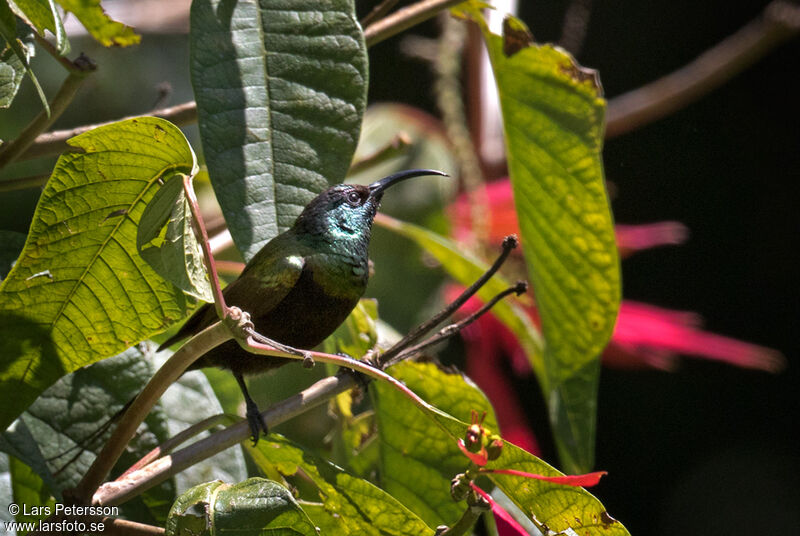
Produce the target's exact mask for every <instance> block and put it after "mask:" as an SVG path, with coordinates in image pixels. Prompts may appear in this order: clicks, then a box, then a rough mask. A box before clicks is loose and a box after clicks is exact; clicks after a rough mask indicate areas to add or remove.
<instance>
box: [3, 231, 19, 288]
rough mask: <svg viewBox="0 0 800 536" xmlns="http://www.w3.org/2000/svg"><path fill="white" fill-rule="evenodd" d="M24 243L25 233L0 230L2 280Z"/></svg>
mask: <svg viewBox="0 0 800 536" xmlns="http://www.w3.org/2000/svg"><path fill="white" fill-rule="evenodd" d="M24 245H25V235H24V234H22V233H17V232H15V231H4V230H0V281H2V280H3V279H5V277H6V276H7V275H8V272H10V271H11V267H12V266H14V263H15V262H16V261H17V257H19V254H20V252H22V248H23V246H24Z"/></svg>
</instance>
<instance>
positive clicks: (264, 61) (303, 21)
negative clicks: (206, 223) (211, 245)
mask: <svg viewBox="0 0 800 536" xmlns="http://www.w3.org/2000/svg"><path fill="white" fill-rule="evenodd" d="M191 29H192V30H191V32H190V40H191V65H190V67H191V73H192V85H193V87H194V92H195V98H196V100H197V112H198V121H199V126H200V135H201V138H202V140H203V149H204V155H205V160H206V164H207V165H208V171H209V175H210V176H211V181H212V183H213V185H214V190H215V192H216V194H217V199H218V200H219V203H220V206H221V207H222V211H223V213H224V215H225V219H226V221H227V223H228V228H229V229H230V231H231V234H232V235H233V239H234V241H235V243H236V245H237V247H238V248H239V250H240V251H241V252H242V255H243V256H244V258H245V260H249V259H251V258H252V257H253V255H255V253H256V252H257V251H258V250H259V249H260V248H261V246H263V245H264V244H265V243H266V242H267V241H269V240H270V239H271V238H272V237H274V236H275V235H277V234H278V233H279V232H281V231H284V230H286V229H287V228H289V227H290V226H291V225H292V224H293V223H294V220H295V218H296V217H297V216H298V215H299V214H300V212H301V211H302V209H303V207H304V206H305V205H306V204H307V203H308V202H309V201H311V199H313V198H314V197H315V196H316V195H317V194H318V193H320V192H322V191H323V190H325V189H326V188H327V187H328V186H329V185H331V184H336V183H339V182H343V179H344V177H345V173H346V172H347V169H348V167H349V165H350V161H351V159H352V156H353V152H354V151H355V147H356V143H357V142H358V134H359V130H360V127H361V118H362V116H363V113H364V107H365V104H366V90H367V55H366V47H365V45H364V37H363V34H362V32H361V27H360V26H359V24H358V21H357V20H356V18H355V13H354V7H353V1H352V0H276V1H273V2H269V5H267V3H266V2H257V1H255V0H247V1H245V0H241V1H239V2H222V1H220V0H197V1H195V2H194V3H193V4H192V11H191Z"/></svg>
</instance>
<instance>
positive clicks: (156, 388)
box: [70, 322, 233, 504]
mask: <svg viewBox="0 0 800 536" xmlns="http://www.w3.org/2000/svg"><path fill="white" fill-rule="evenodd" d="M232 337H233V335H232V333H231V330H230V329H229V328H228V326H227V325H226V324H225V323H223V322H216V323H214V324H212V325H211V326H210V327H208V328H206V329H204V330H203V331H201V332H200V333H198V334H197V335H195V336H194V337H192V338H191V339H189V341H188V342H187V343H186V344H184V345H183V346H181V347H180V349H178V351H177V352H175V353H174V354H172V357H170V358H169V359H168V360H167V362H166V363H164V365H163V366H161V368H159V369H158V371H157V372H156V373H155V375H154V376H153V378H151V380H150V381H149V382H148V383H147V385H146V386H145V387H144V389H143V390H142V392H141V393H139V395H138V396H137V397H136V398H135V399H134V401H133V403H132V404H131V405H130V407H129V408H128V410H127V411H126V412H125V414H124V415H123V416H122V418H121V419H120V421H119V424H117V427H116V428H115V429H114V432H113V433H112V434H111V437H110V438H109V440H108V442H107V443H106V444H105V445H104V446H103V450H102V451H100V453H99V454H98V455H97V458H95V460H94V463H92V466H91V467H90V468H89V470H88V471H87V472H86V474H85V475H84V476H83V479H81V481H80V483H79V484H78V486H77V487H76V488H75V489H74V490H72V491H71V493H70V495H71V496H72V498H74V499H75V500H76V501H77V504H88V503H87V501H88V499H89V498H90V497H91V496H92V494H93V493H94V492H95V490H96V489H97V487H98V486H99V485H100V483H101V482H102V481H103V480H104V479H105V478H106V476H108V473H109V472H110V471H111V468H112V467H114V464H116V463H117V460H118V459H119V457H120V455H121V454H122V452H123V451H124V450H125V446H126V445H127V444H128V442H129V441H130V440H131V438H132V437H133V435H134V434H135V433H136V429H137V428H138V427H139V424H141V422H142V421H143V420H144V419H145V417H146V416H147V414H148V413H149V412H150V409H151V408H152V407H153V406H154V405H155V403H156V402H157V401H158V399H159V398H160V397H161V395H162V394H163V393H164V391H166V390H167V388H168V387H169V386H170V385H172V383H173V382H174V381H175V380H177V379H178V378H179V377H180V376H181V374H183V373H184V371H186V369H187V368H188V367H189V365H191V364H192V363H194V362H195V361H196V360H197V359H199V358H200V357H201V356H202V355H203V354H205V353H206V352H208V351H209V350H211V349H212V348H215V347H216V346H218V345H220V344H222V343H223V342H225V341H227V340H229V339H231V338H232Z"/></svg>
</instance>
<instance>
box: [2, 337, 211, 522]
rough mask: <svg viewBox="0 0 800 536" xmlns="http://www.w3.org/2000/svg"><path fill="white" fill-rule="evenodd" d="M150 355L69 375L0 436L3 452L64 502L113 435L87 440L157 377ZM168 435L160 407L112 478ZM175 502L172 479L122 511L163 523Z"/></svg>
mask: <svg viewBox="0 0 800 536" xmlns="http://www.w3.org/2000/svg"><path fill="white" fill-rule="evenodd" d="M148 354H149V352H148V353H147V354H143V353H142V352H141V351H140V350H139V349H138V348H131V349H129V350H126V351H125V352H123V353H122V354H120V355H117V356H114V357H112V358H109V359H105V360H103V361H101V362H99V363H95V364H93V365H91V366H89V367H86V368H82V369H80V370H78V371H76V372H74V373H73V374H69V375H67V376H64V377H63V378H61V379H60V380H59V381H57V382H56V383H55V384H54V385H52V386H50V387H49V388H48V389H47V390H46V391H45V392H44V393H42V395H41V396H40V397H39V398H38V399H37V400H36V401H35V402H34V403H33V404H31V406H30V407H29V408H28V409H27V410H26V411H25V412H24V413H23V414H22V415H21V416H20V417H19V419H17V420H16V421H14V423H12V424H11V426H9V427H8V429H7V430H5V431H4V432H3V433H2V434H1V435H0V450H2V451H4V452H7V453H9V454H11V455H12V456H15V457H17V458H19V459H20V460H21V461H22V462H24V463H25V464H26V465H28V466H30V467H31V469H32V470H33V471H34V472H35V473H36V474H37V475H38V476H39V477H40V478H41V479H42V480H43V482H44V484H45V485H46V486H47V488H48V489H49V490H50V491H51V492H52V493H53V494H54V495H55V496H56V497H61V492H62V491H63V490H65V489H68V488H73V487H75V486H76V485H77V484H78V482H79V481H80V479H81V478H82V476H83V475H84V474H85V473H86V470H87V469H88V467H89V465H90V464H91V463H92V461H93V460H94V457H95V454H96V452H98V451H99V449H100V448H101V447H102V446H103V442H104V441H105V440H106V439H108V436H109V435H110V433H111V430H110V429H109V430H105V432H104V433H102V434H101V435H100V437H98V438H96V439H95V440H93V441H87V438H90V437H92V436H93V434H94V433H95V432H96V431H97V430H98V429H100V427H101V426H102V424H103V423H105V422H106V421H108V419H110V418H112V417H113V416H114V415H115V414H116V412H117V411H119V410H120V409H121V408H122V406H123V405H124V404H125V403H127V402H128V401H129V400H130V399H131V398H133V397H134V396H136V394H137V393H138V392H139V391H140V390H141V389H142V387H143V386H144V384H145V383H146V382H147V381H148V380H149V379H150V378H151V377H152V375H153V373H154V371H155V368H154V367H153V365H152V363H151V362H150V359H149V357H148ZM171 389H172V388H171ZM194 403H195V404H196V402H194ZM180 407H181V405H180V404H178V405H177V407H172V408H170V411H172V412H176V411H180ZM168 436H169V433H168V428H167V415H165V413H164V411H163V409H162V408H161V406H156V408H155V410H154V411H152V412H151V413H150V414H149V415H148V416H147V419H146V420H145V422H144V423H143V424H142V425H141V426H140V428H139V430H138V433H137V434H136V437H135V438H134V440H133V441H131V444H130V445H129V447H128V449H127V450H126V451H125V453H124V454H123V456H122V457H121V458H120V461H119V463H118V464H117V467H116V468H115V469H114V471H112V474H113V475H114V476H116V475H118V474H120V473H121V472H122V471H123V470H125V469H127V468H128V467H129V466H130V465H131V464H133V463H134V462H135V461H136V460H138V459H139V458H140V457H142V456H144V455H145V454H146V453H147V452H149V451H150V450H151V449H153V448H154V447H155V446H156V445H158V444H159V443H161V442H162V441H164V440H166V439H167V437H168ZM174 497H175V482H174V481H173V480H168V481H165V482H164V483H162V484H160V485H159V486H156V487H155V488H152V489H151V490H149V491H148V492H147V493H146V494H145V495H144V496H142V497H141V498H137V499H136V500H134V501H131V502H129V503H127V504H125V506H124V508H123V510H124V512H125V514H126V515H128V516H133V517H134V518H136V519H139V520H145V519H146V520H148V521H151V522H163V520H164V519H166V515H167V513H168V511H169V506H170V504H171V503H172V500H173V499H174Z"/></svg>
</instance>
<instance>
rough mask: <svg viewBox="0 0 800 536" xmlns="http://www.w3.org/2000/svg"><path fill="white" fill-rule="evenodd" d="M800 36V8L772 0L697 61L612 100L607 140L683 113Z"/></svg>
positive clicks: (607, 116)
mask: <svg viewBox="0 0 800 536" xmlns="http://www.w3.org/2000/svg"><path fill="white" fill-rule="evenodd" d="M798 31H800V7H798V6H796V5H794V4H792V3H790V2H788V1H785V0H773V2H771V3H770V4H769V5H767V7H766V8H764V11H763V13H762V14H761V15H760V16H759V17H758V18H757V19H755V20H753V21H751V22H749V23H748V24H747V25H745V26H744V27H743V28H741V29H740V30H739V31H737V32H736V33H735V34H733V35H731V36H730V37H728V38H726V39H724V40H723V41H721V42H720V43H718V44H716V45H715V46H713V47H712V48H710V49H709V50H707V51H706V52H704V53H703V54H701V55H700V56H698V57H697V59H695V60H694V61H692V62H691V63H689V64H688V65H685V66H684V67H682V68H680V69H678V70H677V71H674V72H672V73H670V74H668V75H666V76H664V77H662V78H660V79H658V80H656V81H655V82H651V83H650V84H647V85H645V86H643V87H640V88H638V89H635V90H633V91H630V92H628V93H624V94H622V95H620V96H618V97H615V98H613V99H611V100H610V101H609V103H608V110H607V112H606V138H613V137H614V136H619V135H620V134H624V133H626V132H629V131H631V130H635V129H637V128H639V127H641V126H643V125H646V124H648V123H651V122H653V121H655V120H657V119H660V118H661V117H664V116H666V115H669V114H670V113H672V112H674V111H676V110H679V109H681V108H683V107H684V106H686V105H688V104H689V103H691V102H693V101H695V100H697V99H699V98H700V97H701V96H703V95H705V94H706V93H708V92H710V91H711V90H713V89H715V88H717V87H718V86H720V85H722V84H723V83H725V82H727V81H728V80H730V79H731V78H732V77H733V76H734V75H736V74H738V73H739V72H741V71H743V70H744V69H745V68H747V67H749V66H750V65H752V64H753V63H755V62H756V61H758V60H759V59H761V58H762V57H763V56H765V55H766V54H767V53H769V52H770V51H772V50H773V49H774V48H775V47H777V46H778V45H780V44H781V43H783V42H784V41H786V40H788V39H790V38H791V37H794V36H795V35H796V34H797V33H798Z"/></svg>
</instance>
